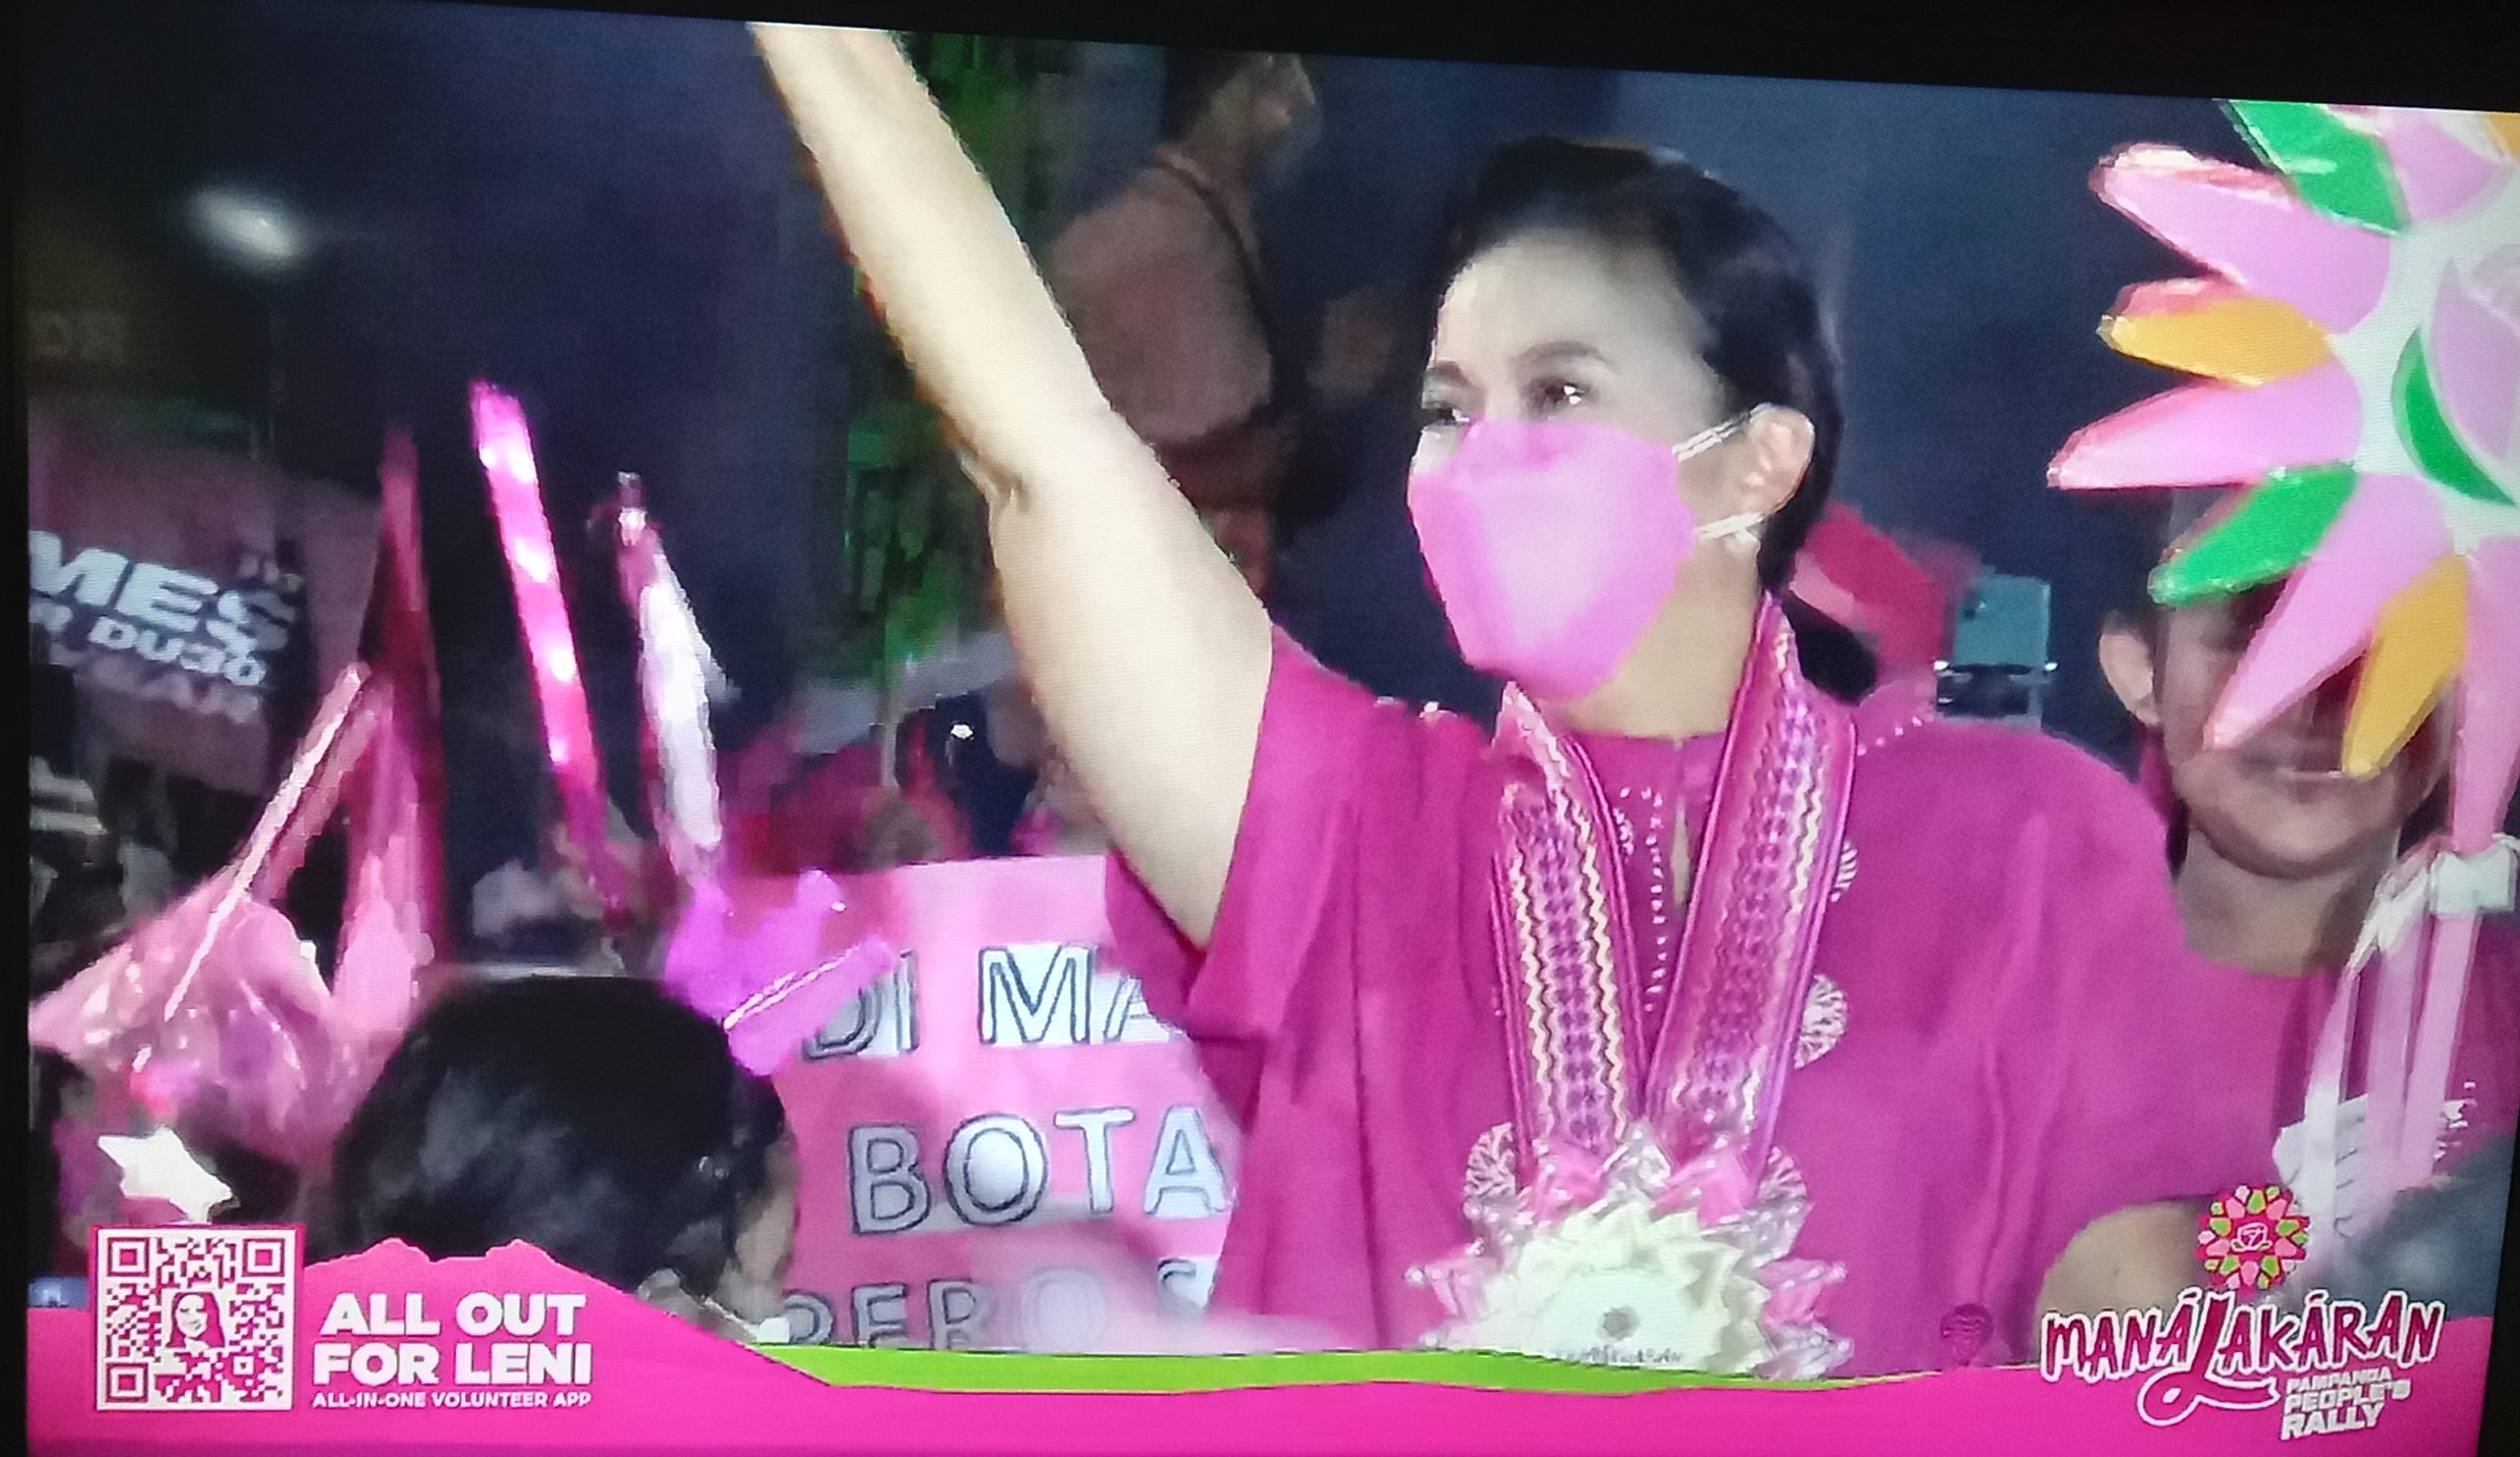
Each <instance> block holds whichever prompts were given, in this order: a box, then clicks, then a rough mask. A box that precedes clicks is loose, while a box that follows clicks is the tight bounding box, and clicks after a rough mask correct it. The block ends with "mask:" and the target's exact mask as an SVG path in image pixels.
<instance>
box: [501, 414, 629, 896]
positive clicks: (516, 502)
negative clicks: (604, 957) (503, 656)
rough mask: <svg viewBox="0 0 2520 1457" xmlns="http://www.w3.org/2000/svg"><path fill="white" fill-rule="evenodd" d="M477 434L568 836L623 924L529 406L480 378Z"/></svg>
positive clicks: (622, 891) (620, 889)
mask: <svg viewBox="0 0 2520 1457" xmlns="http://www.w3.org/2000/svg"><path fill="white" fill-rule="evenodd" d="M473 441H474V443H475V444H476V445H477V446H478V447H479V449H480V451H481V458H482V470H483V473H484V474H485V475H486V476H488V477H489V493H490V510H491V513H492V514H493V515H494V516H495V517H496V518H497V521H498V537H499V549H500V552H501V553H502V554H503V555H505V556H506V558H507V569H508V579H509V581H510V582H512V583H513V584H514V585H515V588H516V616H517V621H518V623H519V624H520V625H521V626H522V627H523V629H524V633H525V648H526V657H527V660H528V661H529V662H530V663H531V664H532V666H533V671H534V692H535V697H536V700H537V701H538V702H540V705H541V709H542V743H543V748H544V750H545V752H546V753H548V755H550V759H551V774H552V777H553V778H554V779H556V780H557V781H558V782H559V786H560V801H561V806H562V809H563V812H564V813H565V815H566V817H567V825H568V831H569V837H570V838H571V839H572V840H574V841H575V842H576V843H577V846H578V850H579V853H580V854H581V855H582V856H583V857H584V858H585V859H586V865H587V874H588V876H589V878H590V879H591V880H592V881H593V883H594V889H595V895H596V897H597V898H598V899H599V900H600V901H601V902H602V904H603V910H604V918H605V919H606V921H608V922H609V923H611V924H612V925H614V926H615V927H616V928H618V927H619V926H620V925H621V924H623V923H624V922H625V921H626V920H627V918H628V915H629V894H628V886H627V883H626V879H625V876H624V874H623V871H622V867H621V863H620V861H619V860H618V859H615V858H614V856H613V853H612V837H611V835H610V834H609V833H608V816H607V815H606V813H605V806H604V797H603V785H602V783H601V780H600V777H599V776H600V772H601V770H600V765H599V762H598V760H597V758H596V756H595V733H594V725H593V723H592V721H591V719H590V718H589V716H588V713H587V694H586V686H585V684H584V682H583V681H582V679H581V677H580V675H579V671H578V649H577V644H576V641H575V640H574V638H573V637H572V636H571V634H570V631H569V607H568V603H567V601H566V600H565V599H564V598H562V596H561V594H560V565H559V556H558V553H557V552H555V551H554V550H552V547H551V523H550V521H549V519H548V518H547V517H545V516H544V514H543V510H542V487H541V478H540V476H539V475H538V474H537V473H536V471H535V468H534V445H533V441H532V438H531V437H530V436H529V435H528V434H527V432H526V428H525V410H524V407H523V406H521V405H519V404H518V403H517V401H516V399H515V397H514V396H512V395H510V394H508V393H506V392H505V391H503V390H499V389H498V388H497V387H495V386H492V385H487V384H481V383H478V382H477V383H475V385H474V386H473Z"/></svg>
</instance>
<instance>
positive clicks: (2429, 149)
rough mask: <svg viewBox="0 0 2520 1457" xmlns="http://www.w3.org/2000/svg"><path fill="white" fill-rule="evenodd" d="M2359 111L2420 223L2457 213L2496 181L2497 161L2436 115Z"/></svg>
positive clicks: (2377, 109) (2390, 109) (2395, 110)
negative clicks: (2377, 138)
mask: <svg viewBox="0 0 2520 1457" xmlns="http://www.w3.org/2000/svg"><path fill="white" fill-rule="evenodd" d="M2340 110H2341V108H2340ZM2353 110H2354V111H2355V113H2356V114H2357V115H2358V117H2360V118H2361V119H2364V120H2367V121H2369V122H2370V123H2371V125H2372V128H2373V130H2376V131H2378V132H2379V133H2380V141H2381V145H2382V146H2383V147H2385V148H2387V149H2388V152H2389V163H2390V168H2391V171H2393V172H2395V173H2396V174H2397V189H2398V192H2399V193H2400V195H2402V196H2404V197H2405V199H2406V206H2407V209H2408V210H2409V211H2411V212H2412V213H2413V214H2414V215H2415V219H2416V221H2418V222H2428V221H2430V220H2432V219H2434V218H2441V217H2446V216H2448V215H2449V214H2451V213H2454V212H2457V211H2458V210H2459V209H2460V208H2463V207H2465V206H2467V205H2468V204H2469V203H2471V202H2474V201H2475V200H2476V197H2477V194H2478V193H2480V192H2482V191H2484V190H2485V188H2486V184H2487V183H2489V182H2493V181H2494V172H2495V171H2496V170H2497V169H2496V165H2495V163H2494V159H2493V158H2491V157H2485V156H2480V155H2478V153H2477V152H2476V151H2475V150H2474V149H2472V148H2471V147H2469V146H2468V144H2467V143H2466V142H2463V141H2461V140H2460V139H2459V138H2458V136H2457V134H2456V133H2455V132H2452V131H2451V130H2449V129H2448V128H2446V127H2444V126H2443V125H2442V123H2441V120H2440V118H2439V116H2438V115H2437V114H2436V113H2433V112H2426V111H2408V110H2401V109H2398V108H2395V107H2383V106H2375V107H2370V108H2360V107H2357V108H2353Z"/></svg>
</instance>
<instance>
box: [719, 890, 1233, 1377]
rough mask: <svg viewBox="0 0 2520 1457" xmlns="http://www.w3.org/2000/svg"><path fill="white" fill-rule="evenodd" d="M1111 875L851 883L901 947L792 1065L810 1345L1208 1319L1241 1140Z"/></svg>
mask: <svg viewBox="0 0 2520 1457" xmlns="http://www.w3.org/2000/svg"><path fill="white" fill-rule="evenodd" d="M1105 874H1106V861H1105V860H1103V859H1101V858H1099V857H1063V858H1040V859H1004V860H972V861H963V862H958V863H951V864H935V865H918V866H912V867H909V868H906V869H901V870H895V871H891V872H889V873H887V874H884V875H882V876H878V877H872V878H868V879H860V880H856V881H852V882H850V883H849V885H848V886H847V887H846V888H845V894H848V895H849V896H851V897H853V898H855V899H857V900H858V901H860V902H862V903H863V904H865V905H867V906H869V907H872V908H876V909H875V911H874V912H873V913H874V914H875V915H876V916H877V918H878V920H879V921H880V925H879V927H878V929H879V931H880V934H881V935H882V937H883V939H884V940H885V941H886V942H888V943H889V944H891V945H893V946H896V947H899V948H901V956H900V961H899V962H898V963H896V965H895V966H894V968H893V969H892V970H891V971H890V972H889V973H887V974H885V975H883V976H882V977H881V978H879V979H878V980H877V981H876V982H875V984H874V985H872V986H870V987H868V988H867V989H866V990H865V991H864V992H862V993H860V994H859V995H857V996H856V997H855V998H854V999H853V1000H852V1001H850V1002H849V1004H847V1005H845V1006H844V1007H842V1008H841V1010H840V1011H839V1012H838V1013H837V1014H836V1015H834V1016H832V1017H831V1019H830V1020H829V1021H828V1022H827V1023H825V1024H824V1026H823V1027H822V1028H821V1030H820V1031H818V1032H816V1033H815V1034H814V1035H813V1036H812V1037H810V1038H808V1039H807V1040H806V1041H805V1043H804V1044H803V1046H802V1047H800V1048H799V1049H797V1055H796V1056H795V1057H793V1058H791V1059H790V1060H789V1061H788V1062H787V1064H786V1065H785V1067H783V1068H782V1070H781V1071H780V1072H779V1074H778V1079H777V1080H778V1086H779V1092H780V1097H781V1098H782V1100H783V1101H784V1102H785V1103H786V1104H787V1107H788V1116H789V1119H790V1123H791V1126H792V1127H793V1128H794V1129H795V1131H796V1134H797V1146H798V1149H799V1151H800V1160H799V1162H800V1166H801V1175H802V1185H801V1192H800V1196H799V1201H798V1223H797V1253H796V1260H795V1265H794V1268H793V1271H792V1273H791V1275H790V1277H789V1284H790V1288H791V1291H792V1295H791V1299H790V1305H789V1319H790V1322H791V1325H792V1327H796V1330H795V1333H796V1334H797V1337H798V1338H799V1339H802V1340H806V1341H819V1342H829V1343H836V1344H846V1345H879V1346H924V1347H929V1348H932V1349H939V1350H975V1349H982V1350H985V1349H997V1350H1007V1349H1024V1350H1035V1351H1039V1350H1065V1351H1087V1350H1109V1349H1113V1348H1114V1346H1113V1344H1112V1343H1113V1342H1114V1341H1116V1340H1118V1339H1120V1336H1119V1334H1118V1332H1119V1331H1120V1329H1121V1328H1122V1326H1123V1323H1128V1322H1133V1321H1135V1320H1137V1319H1140V1318H1146V1317H1153V1316H1155V1315H1157V1314H1158V1313H1161V1312H1167V1311H1169V1312H1174V1313H1181V1314H1187V1313H1190V1312H1195V1311H1196V1310H1198V1309H1199V1308H1200V1307H1202V1306H1204V1305H1205V1303H1206V1301H1207V1296H1208V1291H1209V1286H1210V1283H1211V1281H1212V1279H1213V1277H1214V1272H1215V1262H1216V1255H1217V1252H1218V1250H1219V1249H1220V1248H1221V1246H1222V1244H1223V1241H1224V1233H1225V1219H1226V1215H1227V1214H1228V1213H1229V1211H1230V1209H1231V1207H1232V1191H1231V1187H1230V1182H1229V1171H1231V1170H1232V1169H1233V1167H1234V1162H1235V1151H1236V1150H1235V1143H1236V1138H1235V1129H1234V1128H1233V1126H1232V1124H1231V1122H1230V1121H1229V1120H1228V1119H1227V1117H1226V1115H1225V1113H1224V1111H1223V1109H1222V1108H1221V1107H1220V1106H1219V1105H1218V1103H1217V1101H1216V1099H1215V1097H1214V1095H1213V1094H1212V1092H1211V1091H1210V1090H1209V1086H1208V1082H1207V1080H1206V1078H1205V1077H1204V1076H1203V1075H1202V1073H1201V1071H1200V1067H1199V1064H1198V1058H1197V1055H1196V1053H1195V1051H1194V1050H1193V1048H1192V1046H1191V1044H1190V1042H1189V1041H1188V1039H1186V1038H1184V1037H1182V1036H1181V1035H1180V1034H1179V1033H1177V1032H1176V1031H1174V1030H1173V1029H1172V1028H1170V1027H1167V1026H1165V1025H1164V1024H1163V1023H1162V1022H1160V1021H1158V1020H1157V1018H1156V1017H1155V1016H1154V1015H1153V1014H1152V1013H1150V1012H1149V1011H1148V1010H1147V1005H1146V1001H1145V998H1144V996H1143V995H1142V993H1141V991H1140V989H1139V983H1138V980H1137V978H1136V977H1135V976H1133V975H1131V974H1130V972H1129V971H1128V969H1127V968H1125V967H1122V966H1119V965H1117V964H1114V963H1112V961H1111V960H1110V958H1109V956H1108V954H1107V952H1106V944H1107V942H1108V941H1109V939H1110V938H1109V929H1108V925H1107V923H1106V919H1105V912H1104V894H1103V883H1104V877H1105ZM754 890H755V893H757V894H758V895H759V896H761V897H763V898H765V899H766V900H767V902H768V903H770V904H772V905H775V904H777V903H778V902H779V901H780V899H781V898H783V897H784V896H785V895H786V894H787V889H786V887H785V886H784V885H782V884H770V885H763V886H759V887H756V888H754Z"/></svg>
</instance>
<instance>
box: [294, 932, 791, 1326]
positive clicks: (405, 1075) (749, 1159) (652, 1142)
mask: <svg viewBox="0 0 2520 1457" xmlns="http://www.w3.org/2000/svg"><path fill="white" fill-rule="evenodd" d="M795 1221H796V1168H795V1158H794V1151H793V1149H792V1148H791V1147H790V1146H789V1145H788V1142H787V1127H786V1119H785V1117H784V1115H783V1113H782V1112H781V1109H780V1106H779V1099H778V1096H777V1094H776V1093H774V1092H773V1091H772V1090H771V1088H770V1085H769V1084H768V1083H767V1082H766V1081H764V1080H762V1079H759V1078H755V1077H753V1076H751V1075H749V1074H748V1073H746V1072H745V1071H744V1069H743V1068H742V1067H740V1066H739V1065H738V1064H737V1063H736V1061H735V1058H734V1056H733V1054H732V1053H730V1052H729V1051H728V1049H727V1045H726V1037H725V1034H724V1033H723V1032H721V1031H720V1030H719V1029H718V1027H717V1026H716V1024H715V1023H713V1022H711V1021H710V1020H709V1019H708V1018H707V1017H705V1016H702V1015H699V1014H698V1013H696V1012H694V1011H692V1010H691V1009H690V1008H688V1007H685V1006H684V1005H682V1004H681V1003H679V1002H677V1001H675V1000H673V998H672V997H671V996H670V995H669V994H668V993H667V992H666V991H664V990H663V989H662V988H661V987H659V986H657V985H656V984H654V983H652V982H647V981H642V980H633V979H630V978H624V977H569V976H547V977H545V976H535V977H526V978H522V979H519V980H515V981H507V982H493V983H485V984H480V985H475V986H470V987H465V988H461V989H458V990H456V991H453V992H450V993H448V994H447V995H446V996H445V997H444V998H443V999H442V1000H440V1001H439V1002H438V1003H437V1004H436V1005H435V1006H433V1007H432V1008H431V1009H430V1010H429V1012H428V1013H427V1014H426V1015H424V1016H423V1017H422V1018H421V1020H420V1021H419V1022H418V1023H417V1024H415V1025H414V1026H413V1027H412V1029H411V1031H410V1032H409V1034H408V1035H406V1036H405V1037H404V1039H403V1042H402V1044H401V1046H400V1047H399V1048H398V1049H397V1050H396V1051H395V1053H394V1055H393V1057H392V1059H391V1060H390V1061H388V1062H387V1064H386V1067H385V1069H384V1071H383V1072H382V1073H381V1074H380V1076H379V1077H378V1080H377V1083H376V1086H375V1087H374V1088H373V1089H372V1090H371V1091H370V1092H369V1094H368V1096H367V1098H366V1099H365V1101H364V1102H363V1103H362V1104H361V1105H360V1107H359V1110H358V1112H357V1113H356V1114H355V1115H354V1116H353V1117H352V1119H350V1122H349V1124H348V1126H347V1127H345V1128H344V1129H343V1130H342V1132H341V1135H340V1138H339V1140H338V1141H337V1143H336V1144H335V1147H334V1160H333V1167H332V1171H331V1175H330V1179H329V1182H328V1183H327V1185H326V1187H325V1188H324V1190H323V1191H322V1193H321V1195H320V1196H319V1198H318V1199H317V1200H316V1220H315V1223H314V1227H313V1228H312V1229H311V1230H310V1238H309V1243H310V1249H311V1252H312V1254H313V1256H314V1258H317V1259H328V1258H333V1257H335V1256H340V1255H347V1254H353V1253H356V1252H358V1251H360V1250H364V1249H368V1248H370V1247H371V1246H374V1245H376V1244H378V1243H380V1242H382V1241H385V1240H388V1239H395V1240H401V1241H403V1242H404V1243H407V1244H410V1245H413V1246H415V1247H416V1248H418V1249H420V1250H422V1251H423V1252H425V1253H427V1254H429V1255H431V1256H432V1257H436V1258H445V1257H449V1256H458V1255H480V1254H484V1253H486V1252H488V1251H489V1250H492V1249H496V1248H498V1247H499V1246H501V1245H504V1244H507V1243H509V1242H511V1241H515V1240H523V1241H525V1242H527V1243H529V1244H532V1245H533V1246H535V1247H536V1248H537V1249H540V1250H541V1251H542V1252H543V1253H545V1254H547V1255H549V1256H550V1257H551V1258H552V1259H554V1260H556V1261H558V1262H560V1263H561V1264H563V1265H566V1266H568V1267H570V1268H571V1269H573V1270H577V1271H579V1272H582V1273H583V1274H586V1275H591V1276H592V1277H594V1278H596V1279H598V1280H601V1281H603V1282H604V1283H606V1284H608V1285H611V1286H613V1287H614V1288H616V1289H620V1290H626V1291H632V1292H635V1293H638V1294H639V1295H641V1296H642V1297H643V1298H645V1299H648V1300H650V1301H651V1302H653V1303H656V1304H659V1305H661V1306H664V1307H666V1308H668V1309H671V1310H674V1311H675V1312H677V1313H678V1314H681V1315H683V1316H685V1317H686V1318H688V1319H691V1320H693V1321H694V1322H695V1323H697V1324H701V1325H703V1326H707V1327H711V1328H716V1329H720V1330H722V1331H724V1332H726V1333H730V1334H736V1335H746V1336H750V1337H753V1338H776V1337H777V1327H769V1328H768V1329H767V1330H766V1331H765V1328H764V1327H768V1323H771V1322H773V1321H775V1320H776V1319H777V1317H778V1314H779V1309H780V1306H781V1304H782V1302H783V1298H784V1296H783V1291H782V1286H781V1280H782V1279H783V1278H784V1275H785V1264H786V1260H787V1255H788V1249H789V1245H790V1241H791V1238H792V1236H793V1232H794V1227H795Z"/></svg>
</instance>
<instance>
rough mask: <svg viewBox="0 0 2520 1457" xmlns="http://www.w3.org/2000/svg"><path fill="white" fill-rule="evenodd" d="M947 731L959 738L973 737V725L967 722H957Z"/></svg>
mask: <svg viewBox="0 0 2520 1457" xmlns="http://www.w3.org/2000/svg"><path fill="white" fill-rule="evenodd" d="M946 732H948V733H950V734H951V735H953V736H954V737H955V738H957V739H968V738H970V737H971V725H969V724H967V723H957V724H955V725H954V726H953V727H952V728H951V729H948V730H946Z"/></svg>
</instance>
